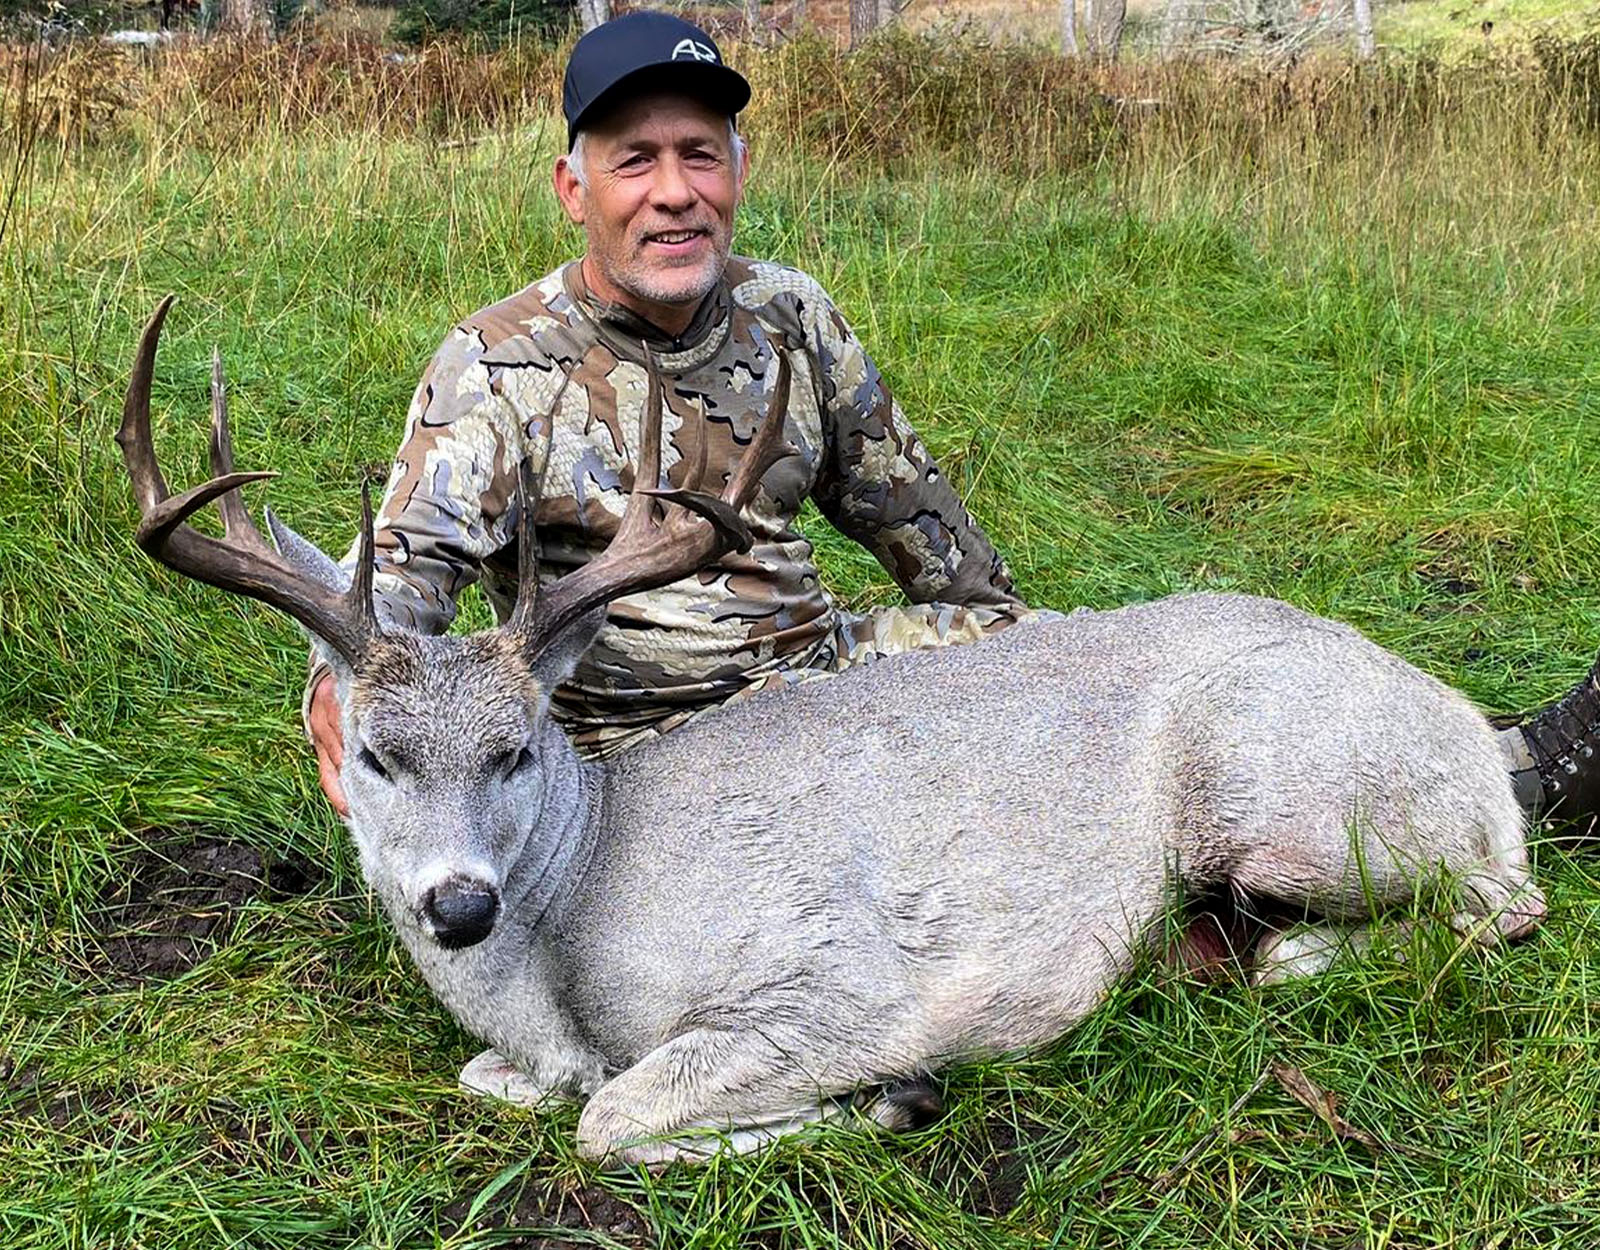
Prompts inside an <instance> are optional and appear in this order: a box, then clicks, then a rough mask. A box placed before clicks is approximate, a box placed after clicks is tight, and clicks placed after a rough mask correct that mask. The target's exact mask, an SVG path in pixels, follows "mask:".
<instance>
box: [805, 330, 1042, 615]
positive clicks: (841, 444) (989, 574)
mask: <svg viewBox="0 0 1600 1250" xmlns="http://www.w3.org/2000/svg"><path fill="white" fill-rule="evenodd" d="M815 346H816V350H817V354H818V356H819V357H820V361H821V366H822V384H823V389H824V394H823V397H822V398H823V414H822V415H823V422H824V427H825V429H826V430H827V433H828V448H827V454H826V456H825V458H824V462H823V466H822V471H821V473H820V474H819V476H818V480H817V486H816V489H815V491H814V496H815V498H816V500H817V504H818V507H819V508H820V509H821V510H822V513H823V515H824V516H826V517H827V518H828V520H829V521H831V522H832V523H833V524H834V526H835V527H837V528H838V529H839V531H840V532H841V533H843V534H845V535H846V536H847V537H850V538H853V539H855V541H857V542H859V543H860V544H861V545H862V546H863V547H865V548H866V549H867V550H868V551H870V552H872V554H873V555H875V556H876V557H877V558H878V560H879V562H880V563H882V565H883V567H884V568H885V569H887V570H888V572H889V575H890V576H891V577H893V578H894V580H895V582H896V583H897V584H898V585H899V586H900V588H901V589H902V590H903V591H905V593H906V595H907V597H908V598H910V599H911V600H912V602H914V603H932V602H940V603H953V604H960V605H963V606H980V605H982V606H992V607H1002V608H1009V607H1021V606H1022V600H1021V599H1020V598H1019V597H1018V595H1017V591H1016V586H1015V585H1014V584H1013V582H1012V580H1011V573H1010V571H1009V570H1008V569H1007V568H1006V566H1005V563H1004V562H1003V561H1002V560H1001V559H1000V556H999V555H998V554H997V553H996V551H995V549H994V544H993V543H991V542H990V541H989V537H988V535H987V534H985V533H984V532H983V530H982V529H981V528H980V527H979V525H978V524H977V522H976V521H974V520H973V519H972V516H971V514H970V513H968V511H967V509H966V505H965V504H963V503H962V502H961V499H960V496H958V495H957V494H956V492H955V488H954V487H953V486H952V485H951V484H950V481H949V479H948V478H946V477H945V475H944V474H943V473H942V472H940V470H939V466H938V465H936V464H935V463H934V462H933V458H932V456H930V455H929V454H928V450H927V448H926V447H924V446H923V445H922V441H921V440H920V439H919V438H918V437H917V436H916V433H915V432H914V431H913V430H912V429H911V426H910V425H909V424H908V423H907V422H906V419H905V417H904V416H903V415H902V414H901V412H900V407H899V405H898V404H896V403H895V402H894V397H893V396H892V395H891V394H890V393H889V388H888V386H887V385H886V384H885V383H884V381H883V378H882V376H881V375H880V374H879V373H878V369H877V366H876V365H874V364H873V363H872V359H871V357H869V356H868V355H867V353H866V350H865V349H864V348H863V347H862V346H861V343H860V341H859V340H858V339H857V338H856V336H855V334H854V332H853V331H852V330H851V329H850V327H849V325H848V324H847V323H846V322H845V320H844V318H843V317H841V316H840V315H839V313H838V312H837V310H835V309H834V308H832V307H831V306H827V307H826V308H825V309H824V310H823V311H822V313H821V325H820V328H819V329H818V331H817V337H816V340H815Z"/></svg>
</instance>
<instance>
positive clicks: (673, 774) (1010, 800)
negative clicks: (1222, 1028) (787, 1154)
mask: <svg viewBox="0 0 1600 1250" xmlns="http://www.w3.org/2000/svg"><path fill="white" fill-rule="evenodd" d="M280 537H281V536H280ZM574 633H575V634H579V633H581V631H578V630H575V631H574ZM586 642H587V636H586V635H585V636H578V637H572V638H570V639H568V640H567V645H566V646H565V647H564V648H563V650H562V652H561V654H559V655H557V654H547V655H546V656H544V657H542V658H541V659H540V661H539V662H537V663H535V664H534V665H533V666H532V667H531V668H530V667H529V666H528V665H527V664H525V663H524V662H523V661H522V659H521V657H520V656H519V655H517V654H516V653H514V652H508V651H507V650H506V649H505V648H504V647H501V646H499V645H497V640H496V636H495V635H494V634H493V633H489V634H483V635H478V636H474V637H468V638H417V637H396V638H394V639H393V640H392V641H390V642H388V643H386V644H385V646H384V648H383V652H382V654H381V656H380V657H377V658H375V660H374V661H373V663H372V665H371V672H370V673H363V674H360V675H353V674H351V673H350V672H348V671H344V672H341V673H340V674H339V683H340V689H339V693H340V697H341V699H342V701H343V706H344V707H345V709H346V712H345V722H344V733H345V741H346V743H347V744H352V745H351V747H350V748H349V749H347V751H346V755H345V761H346V763H345V767H344V772H343V774H342V776H343V781H344V784H345V788H346V793H347V795H348V797H349V800H350V805H351V812H352V816H351V822H350V827H351V831H352V833H353V835H354V837H355V841H356V844H357V846H358V847H359V848H360V856H361V864H362V870H363V872H364V874H365V876H366V879H367V881H368V882H369V883H370V885H371V886H372V888H373V889H374V890H375V891H376V893H377V894H378V896H379V897H380V898H381V899H382V901H383V903H384V906H385V907H386V909H387V911H388V913H389V915H390V917H391V918H392V920H393V922H394V924H395V927H396V929H397V931H398V932H399V934H400V937H401V939H402V941H403V942H404V943H405V945H406V947H407V949H408V950H409V951H410V953H411V955H412V957H413V958H414V959H415V960H416V963H417V966H418V967H419V968H420V970H421V971H422V974H423V976H424V978H425V979H426V980H427V982H428V984H429V986H430V987H431V988H432V989H433V991H434V993H435V994H437V995H438V997H439V999H440V1001H441V1002H442V1003H443V1004H444V1005H445V1006H446V1007H447V1008H449V1009H450V1011H451V1012H452V1013H453V1014H454V1015H455V1016H456V1017H457V1019H459V1020H460V1021H461V1023H462V1024H463V1025H464V1026H465V1027H466V1028H467V1029H468V1030H470V1031H471V1032H472V1033H474V1034H475V1035H476V1036H478V1037H481V1038H482V1039H484V1040H485V1041H487V1042H488V1043H490V1045H491V1046H492V1047H493V1048H494V1050H495V1052H497V1053H498V1055H499V1056H503V1057H504V1059H505V1060H506V1061H507V1063H508V1065H509V1066H510V1067H511V1068H513V1069H515V1070H516V1072H517V1073H520V1074H521V1075H520V1078H518V1077H515V1076H513V1077H512V1078H511V1079H510V1081H509V1083H508V1089H509V1090H511V1091H516V1092H518V1093H520V1097H521V1098H522V1099H524V1100H527V1101H533V1100H535V1099H536V1098H537V1097H538V1096H539V1095H540V1094H542V1093H544V1092H545V1091H567V1092H574V1093H580V1094H583V1095H587V1096H588V1104H587V1106H586V1107H585V1109H584V1111H583V1114H582V1117H581V1119H580V1121H579V1128H578V1137H579V1148H580V1150H581V1151H582V1152H583V1153H585V1154H589V1155H594V1156H611V1157H615V1158H619V1159H621V1160H626V1161H641V1160H643V1161H654V1160H661V1159H667V1158H672V1157H695V1156H697V1155H698V1154H700V1153H701V1152H703V1151H704V1150H705V1149H707V1142H706V1141H705V1140H703V1139H701V1140H697V1139H696V1138H695V1136H694V1132H693V1131H694V1130H697V1129H698V1130H705V1129H714V1130H718V1131H720V1132H723V1133H726V1134H729V1135H730V1136H731V1138H732V1141H733V1144H734V1145H735V1146H736V1147H748V1146H751V1145H754V1144H757V1143H759V1142H760V1141H761V1140H763V1139H764V1138H765V1137H766V1136H768V1135H769V1134H771V1133H772V1132H775V1131H779V1130H781V1129H783V1128H787V1127H791V1126H793V1125H796V1124H798V1123H801V1122H803V1121H805V1120H807V1119H812V1118H816V1117H817V1116H818V1115H819V1113H820V1111H821V1109H823V1108H824V1107H827V1106H828V1105H829V1100H830V1099H836V1098H839V1097H841V1096H844V1095H848V1094H851V1093H852V1092H854V1091H857V1090H861V1089H863V1088H865V1087H869V1086H872V1085H875V1084H880V1083H884V1082H890V1081H893V1080H894V1079H895V1078H902V1077H906V1076H908V1075H910V1074H915V1073H918V1072H922V1071H926V1070H928V1069H931V1068H934V1067H937V1066H939V1065H941V1064H945V1063H948V1062H950V1061H952V1060H954V1059H958V1058H967V1057H973V1056H982V1055H993V1054H997V1053H1000V1052H1005V1051H1012V1050H1016V1049H1018V1048H1021V1047H1028V1046H1035V1045H1038V1044H1040V1043H1044V1042H1048V1041H1050V1040H1052V1039H1054V1038H1057V1037H1060V1036H1061V1035H1062V1034H1064V1033H1065V1032H1066V1031H1067V1030H1068V1029H1069V1028H1071V1026H1072V1025H1073V1023H1074V1022H1075V1021H1077V1020H1078V1019H1080V1018H1081V1017H1082V1016H1083V1015H1084V1014H1085V1013H1087V1012H1088V1011H1090V1010H1091V1009H1092V1008H1093V1007H1094V1006H1095V1004H1096V1003H1097V1002H1099V1001H1100V999H1101V998H1102V997H1103V996H1104V995H1105V993H1106V991H1107V989H1108V988H1109V987H1110V985H1111V984H1112V982H1113V981H1114V980H1115V979H1116V978H1118V977H1119V976H1121V975H1123V974H1124V973H1126V972H1127V971H1128V970H1129V968H1130V967H1131V965H1132V963H1133V961H1134V959H1135V958H1136V956H1137V954H1138V952H1139V951H1140V949H1141V947H1142V946H1144V945H1145V944H1146V943H1147V942H1148V941H1149V940H1150V939H1151V938H1152V936H1153V935H1155V934H1157V933H1159V931H1160V929H1161V921H1162V918H1163V914H1164V911H1165V909H1166V908H1167V907H1168V906H1169V905H1170V903H1171V901H1172V899H1173V898H1174V889H1175V888H1176V889H1178V890H1182V891H1188V892H1199V891H1205V890H1210V889H1213V888H1216V887H1219V886H1226V887H1230V888H1232V889H1234V890H1236V891H1239V892H1241V893H1245V894H1249V895H1253V896H1262V897H1267V898H1272V899H1276V900H1281V901H1283V902H1286V903H1289V904H1291V905H1294V906H1297V907H1298V906H1303V907H1305V908H1307V909H1310V910H1311V911H1314V912H1316V913H1318V914H1320V915H1323V916H1326V917H1329V918H1331V919H1333V920H1337V921H1346V922H1359V921H1361V920H1363V919H1366V918H1369V917H1370V916H1371V914H1372V910H1373V908H1374V907H1375V906H1376V907H1388V906H1394V905H1399V904H1403V903H1405V902H1406V901H1407V900H1409V899H1410V898H1411V897H1412V896H1413V894H1414V892H1415V890H1416V888H1417V886H1418V884H1419V882H1420V881H1421V880H1423V879H1425V878H1427V877H1429V876H1431V875H1432V874H1433V873H1435V872H1436V871H1437V870H1439V869H1441V868H1442V869H1443V870H1445V872H1446V873H1448V874H1450V875H1451V876H1452V877H1453V878H1454V879H1455V882H1456V885H1457V889H1458V891H1459V900H1460V907H1461V909H1462V915H1461V917H1460V918H1459V919H1460V923H1461V924H1462V925H1463V926H1469V925H1472V923H1473V922H1474V921H1476V920H1478V919H1479V918H1484V919H1486V920H1487V921H1488V923H1487V924H1484V925H1480V926H1477V927H1478V928H1479V929H1480V930H1481V931H1482V932H1483V933H1485V934H1487V935H1489V937H1491V938H1492V937H1494V936H1497V935H1500V934H1505V935H1518V934H1520V933H1522V932H1524V931H1525V930H1527V929H1529V928H1531V927H1532V925H1533V924H1535V923H1536V922H1537V919H1538V917H1539V916H1540V915H1541V914H1542V911H1543V900H1542V897H1541V896H1540V894H1539V892H1538V891H1537V889H1536V888H1535V887H1534V886H1533V884H1532V883H1531V881H1530V880H1529V876H1528V867H1527V857H1526V854H1525V851H1524V846H1523V817H1522V813H1521V810H1520V808H1519V807H1518V805H1517V803H1516V801H1515V799H1514V798H1513V796H1512V792H1511V786H1510V782H1509V779H1508V777H1507V774H1506V770H1505V766H1504V764H1503V762H1502V757H1501V753H1500V750H1499V747H1498V746H1497V744H1496V741H1495V737H1494V734H1493V731H1492V730H1491V729H1490V728H1489V727H1488V725H1487V724H1486V722H1485V721H1484V719H1483V718H1482V717H1481V716H1480V715H1479V714H1478V713H1477V712H1476V711H1475V710H1474V709H1473V708H1472V707H1471V706H1470V705H1469V704H1468V703H1467V702H1466V700H1465V699H1463V698H1462V697H1460V696H1459V695H1457V694H1455V693H1453V692H1452V691H1451V690H1449V689H1448V688H1447V687H1445V686H1444V685H1442V684H1441V683H1439V682H1437V681H1435V680H1433V679H1432V678H1430V677H1428V676H1426V675H1424V674H1423V673H1421V672H1419V671H1418V670H1417V669H1415V668H1413V667H1411V666H1410V665H1408V664H1406V663H1404V662H1403V661H1401V660H1399V659H1398V658H1396V657H1395V656H1393V655H1392V654H1390V653H1388V652H1386V651H1384V650H1382V649H1381V648H1379V647H1377V646H1375V645H1373V644H1372V643H1370V642H1368V641H1367V640H1366V639H1364V638H1363V637H1361V635H1359V634H1358V633H1356V632H1355V631H1354V630H1352V629H1350V628H1348V627H1346V626H1343V625H1338V624H1334V623H1332V622H1329V621H1326V620H1322V619H1319V618H1317V617H1314V616H1310V615H1307V614H1306V613H1304V612H1301V611H1298V610H1296V609H1295V608H1292V607H1290V606H1288V605H1286V604H1283V603H1278V602H1274V601H1271V600H1265V599H1257V598H1249V597H1245V596H1236V595H1192V596H1184V597H1177V598H1170V599H1164V600H1160V601H1158V602H1154V603H1149V604H1143V605H1139V606H1135V607H1127V608H1123V609H1121V610H1120V611H1115V612H1104V613H1089V612H1078V613H1075V614H1073V615H1072V616H1068V617H1062V616H1057V615H1054V614H1049V615H1047V616H1046V617H1045V618H1044V619H1042V620H1040V621H1037V622H1032V623H1025V624H1022V625H1018V626H1014V627H1013V628H1011V629H1010V630H1008V631H1006V632H1005V633H1003V634H1000V635H998V636H996V637H994V638H992V639H989V640H986V641H984V642H981V643H976V644H971V645H968V646H960V647H947V648H939V649H933V650H927V651H921V652H913V653H910V654H906V655H903V656H898V657H893V658H891V659H886V660H881V661H879V662H878V663H876V664H874V665H872V666H870V667H868V668H865V669H861V670H856V671H852V672H847V673H845V674H843V675H841V676H838V677H835V678H832V679H829V680H824V681H817V682H811V683H807V684H802V685H799V686H796V687H793V688H790V689H786V690H782V691H779V692H775V693H772V694H768V695H763V696H761V697H759V698H756V699H752V700H750V701H748V702H746V703H743V704H740V705H736V706H733V707H729V708H726V709H723V710H721V711H719V712H717V713H715V714H713V715H711V716H708V717H704V718H701V719H700V720H698V721H696V722H693V723H691V724H690V725H688V726H686V727H684V728H683V729H681V730H679V731H676V732H674V733H673V734H671V735H668V736H667V737H665V738H663V739H661V740H659V741H657V742H653V743H649V744H647V745H645V746H642V747H639V748H637V749H635V750H633V751H631V752H629V753H626V754H624V755H623V756H622V757H620V758H619V759H618V760H616V761H615V762H614V763H611V764H609V765H601V764H595V763H584V762H580V760H579V759H578V758H577V756H576V755H575V753H574V751H573V749H572V747H571V745H570V744H569V743H568V742H567V740H566V738H565V737H564V736H563V735H562V733H561V732H560V731H559V730H558V729H557V728H556V727H555V726H554V725H553V724H552V723H551V722H550V721H549V719H548V718H547V716H546V714H545V703H546V694H545V692H546V691H548V690H549V689H550V688H551V687H552V686H553V685H555V684H556V683H557V682H559V680H561V679H562V678H563V677H564V676H565V675H566V673H567V671H568V670H569V669H570V667H571V665H572V664H573V663H574V662H575V661H576V659H577V657H578V655H579V653H580V652H581V651H582V649H583V646H584V645H585V643H586ZM361 743H368V744H372V747H371V749H373V750H374V751H376V752H377V753H378V754H379V755H380V756H381V758H382V759H383V760H385V761H388V763H387V764H386V765H385V767H386V768H388V769H389V770H390V771H391V776H393V777H394V778H395V782H396V783H397V784H390V783H388V782H385V781H384V780H383V779H382V778H381V777H380V776H378V775H377V774H375V773H374V772H373V770H372V769H370V768H368V767H366V766H364V765H363V764H362V762H361V750H360V748H359V747H358V746H354V745H353V744H361ZM524 745H527V746H528V748H529V749H530V750H531V759H530V761H529V762H527V763H526V764H524V766H523V767H522V768H521V770H520V771H517V772H515V773H514V774H513V775H512V776H511V777H510V778H509V779H507V778H505V777H503V776H502V775H500V773H499V772H498V771H497V769H498V768H500V767H503V763H502V764H500V765H496V763H495V761H504V760H506V759H508V758H510V757H512V756H514V755H515V754H516V753H517V752H518V751H519V750H521V749H522V748H523V746H524ZM1353 831H1354V834H1355V836H1354V837H1353V836H1352V834H1353ZM452 877H465V878H469V879H473V880H477V881H481V882H485V883H489V884H490V885H492V886H493V887H494V888H495V889H497V890H498V891H499V894H500V897H501V917H502V918H501V919H500V920H499V922H498V923H497V924H496V925H495V927H494V930H493V932H492V933H491V934H490V935H489V937H488V938H487V939H485V940H484V941H482V942H480V943H478V944H477V945H474V946H471V947H468V948H466V949H464V950H457V951H449V950H445V949H443V948H442V947H441V946H440V945H439V943H438V942H437V941H436V940H435V939H434V936H433V934H432V932H431V924H430V922H429V920H428V919H427V918H426V917H425V915H424V912H423V910H422V906H421V901H420V900H421V899H422V897H423V895H424V894H425V892H426V891H427V889H428V888H429V887H430V886H434V885H437V884H438V883H439V882H441V881H444V880H447V879H449V878H452ZM1320 941H1321V939H1320V938H1318V937H1313V940H1312V944H1313V945H1314V946H1315V945H1318V943H1319V942H1320ZM1321 945H1323V946H1325V945H1326V942H1321ZM1288 955H1289V952H1287V951H1283V952H1280V958H1281V957H1287V956H1288ZM1266 959H1267V962H1268V964H1269V966H1270V965H1271V962H1272V956H1271V955H1268V956H1266ZM485 1058H487V1059H489V1060H491V1062H492V1060H493V1058H494V1057H493V1056H486V1057H485ZM470 1071H471V1069H469V1072H470ZM480 1071H481V1065H480Z"/></svg>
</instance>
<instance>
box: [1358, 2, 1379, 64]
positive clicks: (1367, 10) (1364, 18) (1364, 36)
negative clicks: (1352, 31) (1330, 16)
mask: <svg viewBox="0 0 1600 1250" xmlns="http://www.w3.org/2000/svg"><path fill="white" fill-rule="evenodd" d="M1355 15H1356V54H1357V55H1358V56H1360V58H1361V59H1362V60H1363V61H1367V60H1371V59H1372V56H1373V54H1374V53H1375V52H1377V50H1378V45H1377V41H1376V40H1374V39H1373V37H1372V0H1355Z"/></svg>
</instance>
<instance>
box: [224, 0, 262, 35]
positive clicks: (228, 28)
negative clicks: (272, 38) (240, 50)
mask: <svg viewBox="0 0 1600 1250" xmlns="http://www.w3.org/2000/svg"><path fill="white" fill-rule="evenodd" d="M217 29H218V30H219V31H221V33H222V34H224V35H227V36H228V37H230V38H233V39H265V38H266V37H267V35H268V34H270V33H271V31H272V19H271V18H270V17H269V16H268V15H267V5H266V0H222V12H221V15H220V20H219V21H218V22H217Z"/></svg>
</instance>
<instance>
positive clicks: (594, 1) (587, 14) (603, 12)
mask: <svg viewBox="0 0 1600 1250" xmlns="http://www.w3.org/2000/svg"><path fill="white" fill-rule="evenodd" d="M578 17H579V19H580V20H581V21H582V22H583V33H584V34H588V33H589V32H590V31H591V30H593V29H594V28H595V27H596V26H599V25H600V24H601V23H603V22H607V21H609V20H610V19H611V0H578Z"/></svg>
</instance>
